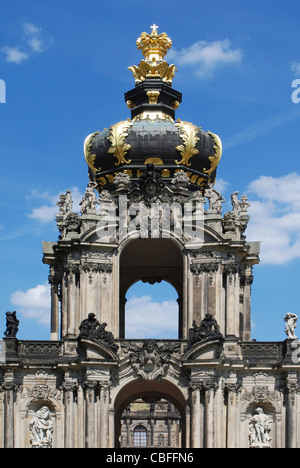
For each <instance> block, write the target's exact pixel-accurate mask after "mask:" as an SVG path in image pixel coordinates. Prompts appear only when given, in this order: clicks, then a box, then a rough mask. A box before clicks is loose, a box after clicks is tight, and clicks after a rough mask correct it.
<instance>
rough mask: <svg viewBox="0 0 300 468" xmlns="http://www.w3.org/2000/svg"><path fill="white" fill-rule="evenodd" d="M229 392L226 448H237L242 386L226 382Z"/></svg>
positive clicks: (226, 389) (226, 390)
mask: <svg viewBox="0 0 300 468" xmlns="http://www.w3.org/2000/svg"><path fill="white" fill-rule="evenodd" d="M224 390H225V392H226V393H227V417H226V448H237V427H236V422H237V411H236V410H237V392H238V391H239V390H240V386H239V385H238V384H234V383H227V384H225V388H224Z"/></svg>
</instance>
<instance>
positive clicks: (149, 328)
mask: <svg viewBox="0 0 300 468" xmlns="http://www.w3.org/2000/svg"><path fill="white" fill-rule="evenodd" d="M125 334H126V338H132V339H135V338H141V339H142V338H143V339H144V338H157V339H159V338H166V337H169V338H170V339H171V338H173V339H177V338H178V304H177V302H176V301H172V300H170V301H164V302H155V301H154V300H153V299H152V297H151V296H149V295H147V296H142V297H136V296H132V297H131V298H130V299H129V300H128V302H127V305H126V332H125Z"/></svg>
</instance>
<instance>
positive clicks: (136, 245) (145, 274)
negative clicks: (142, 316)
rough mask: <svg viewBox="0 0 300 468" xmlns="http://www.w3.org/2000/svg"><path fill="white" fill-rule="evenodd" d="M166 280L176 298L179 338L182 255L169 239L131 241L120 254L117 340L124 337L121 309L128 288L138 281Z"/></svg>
mask: <svg viewBox="0 0 300 468" xmlns="http://www.w3.org/2000/svg"><path fill="white" fill-rule="evenodd" d="M139 281H142V282H143V283H149V284H155V283H160V282H162V281H166V282H167V283H169V284H170V285H172V286H173V287H174V288H175V290H176V292H177V295H178V338H179V339H182V335H183V332H182V314H183V306H182V305H183V255H182V251H181V248H180V246H179V245H178V242H175V241H174V240H173V239H134V240H132V241H130V242H129V243H127V244H126V246H125V247H124V248H123V250H122V252H121V255H120V317H119V324H120V329H119V337H120V338H125V306H126V294H127V291H128V290H129V288H130V287H131V286H132V285H133V284H135V283H137V282H139Z"/></svg>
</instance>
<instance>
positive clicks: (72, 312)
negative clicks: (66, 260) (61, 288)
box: [67, 265, 78, 337]
mask: <svg viewBox="0 0 300 468" xmlns="http://www.w3.org/2000/svg"><path fill="white" fill-rule="evenodd" d="M77 271H78V266H77V265H68V267H67V273H68V277H67V284H68V299H67V337H74V336H76V273H77Z"/></svg>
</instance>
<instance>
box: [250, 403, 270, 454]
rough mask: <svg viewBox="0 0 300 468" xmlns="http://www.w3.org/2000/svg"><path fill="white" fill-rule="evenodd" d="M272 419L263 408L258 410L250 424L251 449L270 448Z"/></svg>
mask: <svg viewBox="0 0 300 468" xmlns="http://www.w3.org/2000/svg"><path fill="white" fill-rule="evenodd" d="M271 428H272V419H271V418H270V417H269V416H267V415H266V414H265V413H264V411H263V409H262V408H256V410H255V415H254V416H253V417H252V418H251V419H250V422H249V442H250V447H251V448H257V447H270V442H271V440H272V439H271V438H270V432H271Z"/></svg>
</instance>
